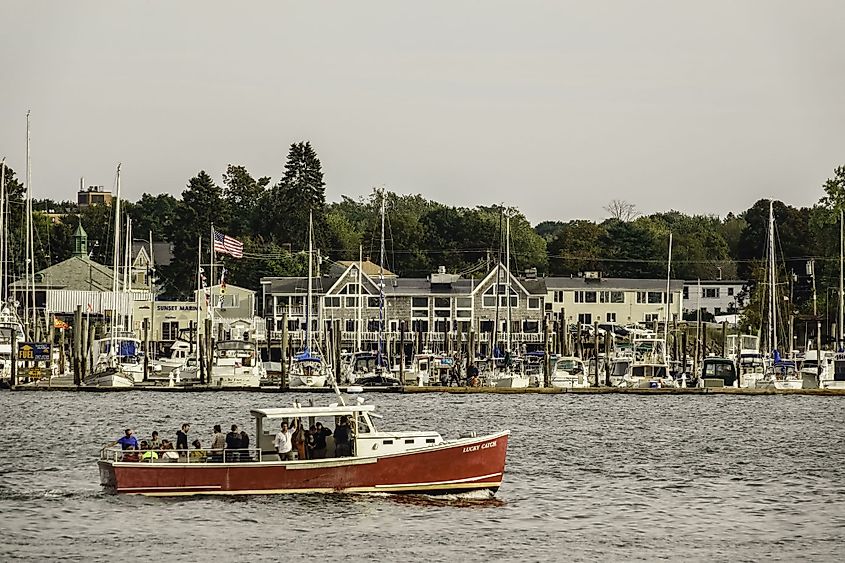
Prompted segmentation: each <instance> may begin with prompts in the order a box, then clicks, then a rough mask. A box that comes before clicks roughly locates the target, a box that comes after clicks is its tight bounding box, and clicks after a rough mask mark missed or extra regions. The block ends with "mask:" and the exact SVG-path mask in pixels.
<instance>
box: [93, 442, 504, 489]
mask: <svg viewBox="0 0 845 563" xmlns="http://www.w3.org/2000/svg"><path fill="white" fill-rule="evenodd" d="M507 446H508V432H503V433H500V434H494V435H490V436H485V437H482V438H473V439H465V440H460V441H457V442H452V443H448V444H440V445H438V446H432V447H428V448H422V449H419V450H412V451H409V452H405V453H400V454H392V455H386V456H383V457H346V458H330V459H318V460H299V461H286V462H281V461H262V462H248V463H185V462H175V463H140V462H114V461H110V460H100V461H99V469H100V484H101V485H102V486H103V487H105V488H106V490H107V491H108V492H113V493H118V494H141V495H151V496H184V495H246V494H282V493H333V492H348V493H360V492H386V493H426V494H438V493H457V492H465V491H472V490H479V489H490V490H492V491H494V492H495V491H496V490H498V488H499V486H500V485H501V483H502V476H503V474H504V470H505V458H506V454H507Z"/></svg>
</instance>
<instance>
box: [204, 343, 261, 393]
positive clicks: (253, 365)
mask: <svg viewBox="0 0 845 563" xmlns="http://www.w3.org/2000/svg"><path fill="white" fill-rule="evenodd" d="M264 376H265V372H264V367H263V365H262V364H261V361H260V358H259V357H258V355H257V354H256V350H255V343H253V342H250V341H247V340H221V341H220V342H217V344H216V345H215V347H214V354H213V357H212V363H211V373H209V377H208V385H209V387H258V386H260V385H261V379H262V378H263V377H264Z"/></svg>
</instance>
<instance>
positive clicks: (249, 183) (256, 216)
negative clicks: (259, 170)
mask: <svg viewBox="0 0 845 563" xmlns="http://www.w3.org/2000/svg"><path fill="white" fill-rule="evenodd" d="M269 184H270V177H269V176H263V177H261V178H258V179H257V180H256V179H255V178H253V177H252V176H251V175H250V173H249V172H248V171H247V169H246V167H244V166H235V165H233V164H230V165H229V166H228V167H227V168H226V172H225V173H224V174H223V186H224V188H223V197H224V199H225V200H226V203H227V204H228V206H229V210H230V212H231V221H230V223H229V231H230V233H231V235H232V236H241V235H246V234H249V233H254V232H256V231H257V230H258V228H259V225H260V224H261V214H262V212H263V211H262V208H261V202H262V200H263V197H264V194H265V192H266V191H267V186H268V185H269Z"/></svg>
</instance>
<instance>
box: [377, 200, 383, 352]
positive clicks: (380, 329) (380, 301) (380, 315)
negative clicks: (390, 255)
mask: <svg viewBox="0 0 845 563" xmlns="http://www.w3.org/2000/svg"><path fill="white" fill-rule="evenodd" d="M384 210H385V204H384V188H382V189H381V245H380V248H379V261H378V362H377V363H378V366H379V367H380V366H381V363H382V353H383V348H384Z"/></svg>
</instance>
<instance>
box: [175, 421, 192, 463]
mask: <svg viewBox="0 0 845 563" xmlns="http://www.w3.org/2000/svg"><path fill="white" fill-rule="evenodd" d="M190 429H191V425H190V424H188V423H187V422H186V423H184V424H182V429H181V430H177V431H176V449H177V450H179V457H186V456H187V455H188V431H189V430H190Z"/></svg>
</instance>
